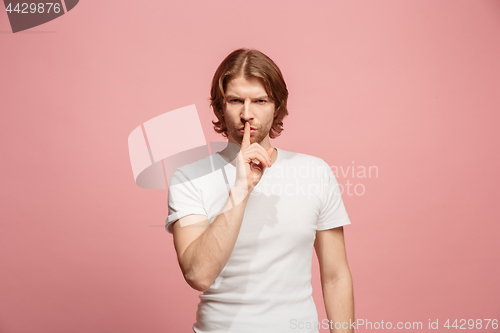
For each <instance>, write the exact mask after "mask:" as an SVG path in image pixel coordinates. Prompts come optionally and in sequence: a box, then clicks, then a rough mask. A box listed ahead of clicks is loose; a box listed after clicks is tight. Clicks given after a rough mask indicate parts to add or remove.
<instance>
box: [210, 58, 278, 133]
mask: <svg viewBox="0 0 500 333" xmlns="http://www.w3.org/2000/svg"><path fill="white" fill-rule="evenodd" d="M240 76H243V77H245V78H247V79H248V78H257V79H259V80H260V81H261V82H262V84H263V86H264V88H265V89H266V93H267V95H268V96H269V97H270V98H271V99H272V100H273V101H274V106H275V116H274V119H273V125H272V126H271V130H270V131H269V137H270V138H271V139H274V138H275V137H278V136H279V135H280V134H281V132H282V131H283V118H285V116H287V115H288V109H287V100H288V90H287V88H286V83H285V80H284V79H283V75H282V74H281V71H280V69H279V68H278V66H277V65H276V64H275V63H274V61H273V60H272V59H271V58H269V57H268V56H267V55H265V54H264V53H262V52H260V51H258V50H255V49H244V48H242V49H238V50H235V51H233V52H231V53H230V54H229V55H228V56H227V57H226V59H224V60H223V61H222V62H221V64H220V65H219V67H218V68H217V70H216V71H215V74H214V77H213V79H212V88H211V90H210V106H211V107H212V109H213V111H214V114H215V116H216V117H217V119H218V121H212V124H213V125H214V130H215V131H216V132H217V133H219V134H222V136H224V137H226V138H227V127H226V121H225V120H224V110H225V108H226V98H225V91H226V87H227V84H228V82H229V81H231V79H233V78H236V77H240Z"/></svg>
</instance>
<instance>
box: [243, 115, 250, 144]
mask: <svg viewBox="0 0 500 333" xmlns="http://www.w3.org/2000/svg"><path fill="white" fill-rule="evenodd" d="M248 146H250V123H248V122H246V123H245V131H244V132H243V140H242V141H241V150H243V149H246V148H247V147H248Z"/></svg>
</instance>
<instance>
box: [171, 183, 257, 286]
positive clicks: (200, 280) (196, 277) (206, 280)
mask: <svg viewBox="0 0 500 333" xmlns="http://www.w3.org/2000/svg"><path fill="white" fill-rule="evenodd" d="M249 194H250V193H249V192H247V191H246V190H242V189H240V188H237V187H234V188H232V189H231V191H230V196H229V198H228V200H227V201H226V203H225V204H224V206H223V208H222V210H221V212H220V213H219V215H218V216H217V217H216V218H215V220H214V221H213V222H212V223H211V224H210V225H209V226H208V228H207V229H206V230H205V231H204V232H203V233H202V234H201V235H200V236H199V237H198V238H196V239H195V240H194V241H193V242H192V243H191V244H190V245H189V246H188V247H187V248H186V250H185V251H184V253H183V254H182V258H180V259H181V260H180V263H181V269H182V271H183V273H184V275H185V277H186V280H187V281H188V283H190V282H191V283H190V284H191V285H192V287H194V288H195V289H197V290H200V291H204V290H206V289H208V288H209V287H210V286H211V285H212V283H213V281H214V280H215V279H216V278H217V276H219V274H220V272H221V271H222V269H223V268H224V266H225V265H226V263H227V261H228V260H229V257H230V256H231V253H232V251H233V249H234V245H235V243H236V239H237V238H238V234H239V231H240V228H241V223H242V221H243V215H244V212H245V208H246V204H247V201H248V197H249ZM193 284H194V285H196V286H193Z"/></svg>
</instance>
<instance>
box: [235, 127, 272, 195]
mask: <svg viewBox="0 0 500 333" xmlns="http://www.w3.org/2000/svg"><path fill="white" fill-rule="evenodd" d="M273 151H274V148H273V147H270V148H269V149H268V150H267V151H266V150H265V149H264V147H262V146H261V145H260V144H259V143H257V142H255V143H252V144H250V124H249V123H248V122H246V123H245V132H244V134H243V140H242V141H241V147H240V152H239V153H238V156H237V158H236V181H235V187H238V188H241V189H243V190H245V191H247V192H248V193H250V192H251V191H252V190H253V188H254V187H255V186H256V185H257V184H258V183H259V181H260V179H261V178H262V175H263V174H264V170H265V169H266V168H267V167H270V166H271V156H272V154H273Z"/></svg>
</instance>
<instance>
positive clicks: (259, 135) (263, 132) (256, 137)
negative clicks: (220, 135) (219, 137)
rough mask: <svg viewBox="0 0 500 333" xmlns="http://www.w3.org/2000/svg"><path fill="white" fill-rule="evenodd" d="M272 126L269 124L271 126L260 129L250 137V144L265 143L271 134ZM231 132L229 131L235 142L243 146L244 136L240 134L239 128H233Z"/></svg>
mask: <svg viewBox="0 0 500 333" xmlns="http://www.w3.org/2000/svg"><path fill="white" fill-rule="evenodd" d="M271 126H272V124H269V126H266V127H259V128H257V130H256V131H255V132H254V133H253V134H252V135H250V144H252V143H255V142H257V143H261V142H262V141H264V139H265V138H266V136H267V135H268V134H269V131H270V130H271ZM230 128H231V130H229V129H228V133H229V135H231V136H232V137H233V138H234V140H235V141H236V142H237V143H238V144H239V145H241V142H242V141H243V136H244V134H243V133H241V132H240V130H239V128H238V127H234V126H231V127H230Z"/></svg>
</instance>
